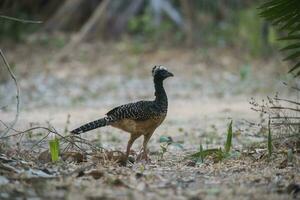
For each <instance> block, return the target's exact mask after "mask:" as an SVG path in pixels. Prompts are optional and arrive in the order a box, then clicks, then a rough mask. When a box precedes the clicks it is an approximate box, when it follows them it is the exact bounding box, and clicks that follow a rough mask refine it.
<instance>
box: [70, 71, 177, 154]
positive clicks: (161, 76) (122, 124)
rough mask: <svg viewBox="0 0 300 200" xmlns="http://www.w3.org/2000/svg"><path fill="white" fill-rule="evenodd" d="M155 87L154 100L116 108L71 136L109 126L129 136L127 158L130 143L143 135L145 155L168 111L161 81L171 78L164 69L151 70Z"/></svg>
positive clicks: (76, 130) (74, 131)
mask: <svg viewBox="0 0 300 200" xmlns="http://www.w3.org/2000/svg"><path fill="white" fill-rule="evenodd" d="M152 76H153V79H154V87H155V100H153V101H138V102H135V103H129V104H125V105H121V106H118V107H116V108H114V109H112V110H111V111H109V112H108V113H107V114H106V117H104V118H101V119H98V120H96V121H92V122H90V123H87V124H85V125H83V126H80V127H79V128H77V129H74V130H72V131H71V133H73V134H80V133H84V132H87V131H90V130H93V129H96V128H99V127H103V126H107V125H111V126H113V127H116V128H119V129H122V130H124V131H126V132H129V133H130V134H131V137H130V140H129V142H128V145H127V151H126V156H127V157H128V154H129V150H130V147H131V145H132V143H133V142H134V141H135V140H136V139H137V138H138V137H140V136H141V135H144V144H143V148H144V151H145V154H146V145H147V142H148V141H149V139H150V137H151V136H152V134H153V132H154V130H155V129H156V128H157V127H158V126H159V125H160V124H161V123H162V121H163V120H164V118H165V116H166V114H167V110H168V98H167V94H166V92H165V90H164V87H163V81H164V80H165V79H166V78H168V77H170V76H173V74H172V73H170V72H169V71H168V70H167V69H166V68H164V67H162V66H159V67H157V66H155V67H154V68H153V69H152Z"/></svg>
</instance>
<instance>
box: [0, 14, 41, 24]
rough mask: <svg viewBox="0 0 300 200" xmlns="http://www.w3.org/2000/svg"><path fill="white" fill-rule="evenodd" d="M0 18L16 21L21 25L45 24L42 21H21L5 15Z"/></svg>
mask: <svg viewBox="0 0 300 200" xmlns="http://www.w3.org/2000/svg"><path fill="white" fill-rule="evenodd" d="M0 18H3V19H8V20H12V21H16V22H21V23H24V24H41V23H43V22H42V21H34V20H27V19H19V18H15V17H10V16H5V15H0Z"/></svg>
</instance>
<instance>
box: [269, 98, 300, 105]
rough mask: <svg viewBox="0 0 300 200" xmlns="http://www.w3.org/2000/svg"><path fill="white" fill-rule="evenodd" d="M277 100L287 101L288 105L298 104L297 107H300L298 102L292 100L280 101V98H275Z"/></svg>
mask: <svg viewBox="0 0 300 200" xmlns="http://www.w3.org/2000/svg"><path fill="white" fill-rule="evenodd" d="M274 99H275V100H277V101H285V102H288V103H292V104H296V105H300V103H299V102H296V101H292V100H288V99H280V98H274Z"/></svg>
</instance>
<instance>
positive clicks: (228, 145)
mask: <svg viewBox="0 0 300 200" xmlns="http://www.w3.org/2000/svg"><path fill="white" fill-rule="evenodd" d="M231 145H232V120H231V122H230V124H229V126H228V130H227V138H226V143H225V146H224V149H225V153H229V151H230V148H231Z"/></svg>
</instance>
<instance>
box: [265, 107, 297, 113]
mask: <svg viewBox="0 0 300 200" xmlns="http://www.w3.org/2000/svg"><path fill="white" fill-rule="evenodd" d="M270 109H277V110H291V111H296V112H300V109H297V108H290V107H281V106H273V107H270Z"/></svg>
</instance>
